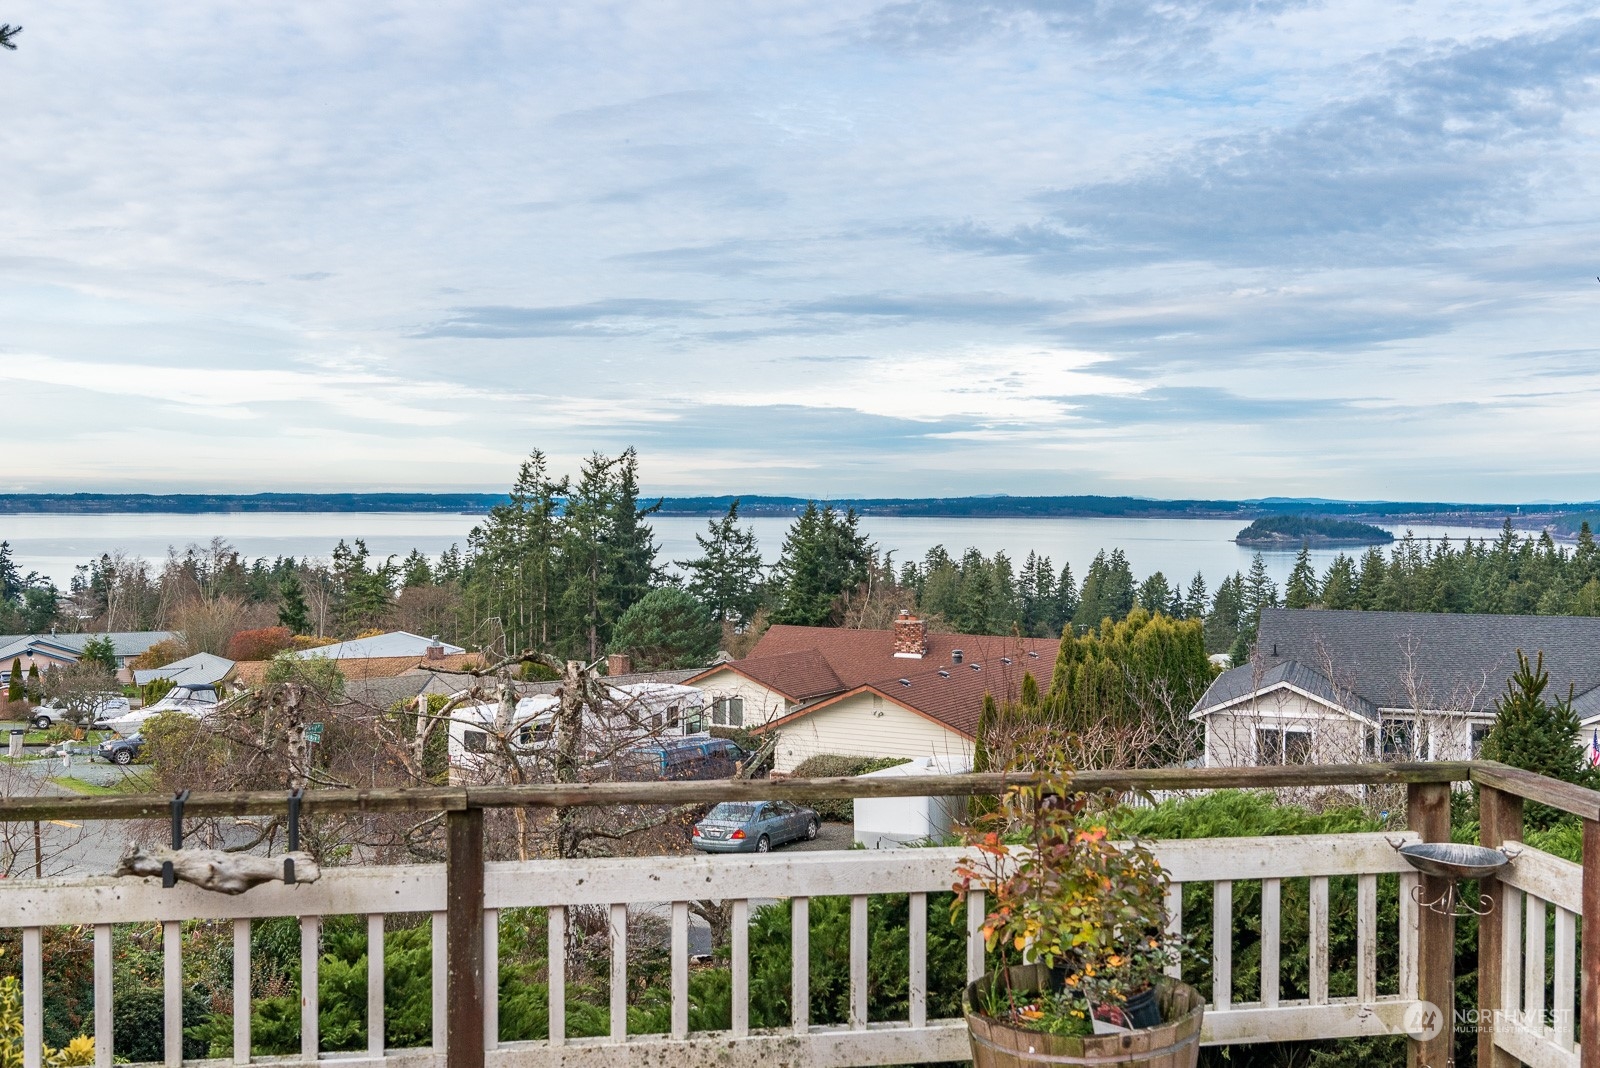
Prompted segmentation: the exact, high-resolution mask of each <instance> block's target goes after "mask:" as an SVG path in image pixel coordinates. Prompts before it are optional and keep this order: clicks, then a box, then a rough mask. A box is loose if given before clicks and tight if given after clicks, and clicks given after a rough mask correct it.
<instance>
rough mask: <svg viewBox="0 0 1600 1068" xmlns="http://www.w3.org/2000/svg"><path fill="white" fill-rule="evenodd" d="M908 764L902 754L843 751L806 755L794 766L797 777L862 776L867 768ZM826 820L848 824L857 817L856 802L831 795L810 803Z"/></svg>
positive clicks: (867, 770) (868, 770)
mask: <svg viewBox="0 0 1600 1068" xmlns="http://www.w3.org/2000/svg"><path fill="white" fill-rule="evenodd" d="M908 763H910V761H909V760H907V759H906V758H905V757H863V756H847V755H845V754H843V753H818V754H817V755H816V756H812V757H807V758H806V759H804V760H802V761H801V762H800V764H799V765H798V766H797V767H796V768H795V769H794V777H795V778H797V779H835V778H842V777H844V776H847V775H865V774H867V773H868V772H870V771H882V770H883V769H884V768H893V767H897V766H898V765H900V764H908ZM811 807H812V808H814V809H816V810H817V815H819V816H821V817H822V818H823V819H825V820H834V821H836V822H839V823H849V822H851V821H852V820H854V819H855V818H856V808H855V801H853V800H852V799H850V798H848V797H830V798H828V799H827V800H825V801H817V802H814V803H813V804H812V806H811Z"/></svg>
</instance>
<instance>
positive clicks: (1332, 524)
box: [1233, 515, 1394, 549]
mask: <svg viewBox="0 0 1600 1068" xmlns="http://www.w3.org/2000/svg"><path fill="white" fill-rule="evenodd" d="M1233 540H1234V541H1235V542H1237V543H1238V544H1240V545H1249V546H1253V547H1255V548H1258V549H1294V548H1298V547H1299V546H1301V545H1316V546H1331V545H1387V544H1389V543H1390V542H1392V541H1394V535H1393V534H1391V533H1389V532H1388V531H1387V530H1384V529H1383V528H1382V527H1375V526H1373V525H1372V524H1371V523H1362V522H1358V521H1357V520H1354V519H1330V518H1328V517H1326V516H1311V515H1270V516H1263V517H1262V518H1260V519H1257V520H1256V521H1255V522H1254V523H1251V524H1250V525H1249V526H1247V527H1245V528H1244V529H1243V530H1241V531H1239V533H1238V535H1237V536H1235V537H1234V539H1233Z"/></svg>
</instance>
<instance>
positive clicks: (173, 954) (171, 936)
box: [161, 920, 183, 1066]
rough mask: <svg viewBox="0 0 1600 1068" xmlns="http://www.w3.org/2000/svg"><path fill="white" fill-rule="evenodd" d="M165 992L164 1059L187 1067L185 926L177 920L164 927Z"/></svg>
mask: <svg viewBox="0 0 1600 1068" xmlns="http://www.w3.org/2000/svg"><path fill="white" fill-rule="evenodd" d="M161 989H162V1009H163V1012H164V1013H165V1015H166V1026H165V1027H164V1028H163V1031H164V1033H163V1034H162V1036H161V1037H162V1046H163V1054H162V1058H163V1062H164V1063H165V1064H167V1065H169V1066H174V1065H179V1064H182V1063H183V924H181V923H179V922H178V921H177V920H167V921H165V922H164V923H162V925H161Z"/></svg>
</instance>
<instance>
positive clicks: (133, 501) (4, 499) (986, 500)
mask: <svg viewBox="0 0 1600 1068" xmlns="http://www.w3.org/2000/svg"><path fill="white" fill-rule="evenodd" d="M734 496H735V495H733V494H720V495H716V496H704V497H665V498H661V510H660V514H661V515H679V516H717V515H722V514H723V513H724V512H726V511H727V510H728V504H729V503H730V502H731V501H733V500H734ZM509 499H510V498H509V497H507V496H506V495H505V494H504V493H0V515H3V514H12V515H16V514H29V513H31V514H40V513H44V514H51V513H54V514H63V515H114V514H119V513H157V512H175V513H188V514H194V513H203V512H446V513H451V512H453V513H462V514H466V515H483V514H484V513H485V512H487V511H488V510H489V509H490V508H492V507H494V506H495V505H497V504H504V503H505V502H506V501H508V500H509ZM738 499H739V502H740V504H739V512H740V514H741V515H745V516H793V515H799V514H800V513H801V512H803V511H805V507H806V501H807V498H805V497H783V496H767V495H764V494H739V495H738ZM646 500H648V501H650V502H651V503H654V499H653V498H646ZM828 503H830V504H832V505H833V506H834V507H835V508H839V509H844V508H854V509H855V510H856V511H857V512H859V513H861V514H862V515H867V516H905V517H908V518H909V517H924V518H944V519H953V518H962V519H1052V518H1056V519H1059V518H1125V519H1238V520H1241V521H1249V520H1252V519H1257V518H1261V517H1275V518H1290V519H1300V518H1303V517H1304V516H1305V515H1306V514H1307V513H1311V514H1313V515H1315V516H1341V517H1348V518H1359V519H1377V520H1381V521H1384V522H1388V523H1405V522H1423V523H1454V524H1459V525H1463V526H1483V527H1490V528H1492V527H1496V526H1499V525H1500V522H1501V520H1503V519H1504V518H1505V517H1507V516H1510V517H1512V518H1513V520H1514V521H1515V522H1516V523H1517V524H1518V526H1519V527H1521V528H1523V529H1528V528H1533V529H1537V527H1538V526H1539V525H1541V524H1548V525H1551V526H1553V527H1554V528H1555V529H1556V530H1558V531H1561V530H1564V529H1565V525H1564V524H1563V521H1562V520H1563V517H1564V516H1566V515H1568V514H1572V513H1591V514H1592V513H1594V512H1595V511H1596V508H1597V504H1596V502H1588V503H1583V504H1532V505H1517V504H1460V503H1449V502H1427V501H1330V500H1321V499H1315V498H1304V497H1300V498H1296V497H1265V498H1257V499H1251V500H1238V501H1227V500H1203V499H1194V500H1156V499H1154V498H1150V497H1103V496H1095V495H1089V494H1084V495H1075V496H1053V497H1011V496H1006V495H1005V494H988V495H985V496H974V497H845V498H836V499H834V500H832V501H830V502H828ZM1315 521H1317V522H1321V521H1322V520H1320V519H1319V520H1315ZM1358 525H1361V526H1364V524H1358ZM1571 527H1572V529H1574V530H1575V529H1576V523H1573V524H1571ZM1369 529H1373V528H1369ZM1302 536H1304V535H1301V534H1290V535H1289V537H1291V538H1294V539H1299V538H1300V537H1302ZM1367 537H1368V536H1367V535H1366V534H1363V535H1361V540H1360V541H1357V542H1352V543H1351V544H1367V543H1368V542H1367V540H1366V539H1367ZM1319 544H1328V542H1319Z"/></svg>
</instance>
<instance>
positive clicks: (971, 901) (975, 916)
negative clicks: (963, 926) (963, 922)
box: [967, 890, 988, 983]
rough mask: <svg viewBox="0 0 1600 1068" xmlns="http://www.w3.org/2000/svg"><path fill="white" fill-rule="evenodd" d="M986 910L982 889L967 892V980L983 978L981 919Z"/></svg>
mask: <svg viewBox="0 0 1600 1068" xmlns="http://www.w3.org/2000/svg"><path fill="white" fill-rule="evenodd" d="M987 915H988V910H987V909H986V908H985V907H984V904H983V891H982V890H973V891H971V892H970V893H968V894H967V982H969V983H972V982H976V981H977V980H979V979H982V978H983V949H984V947H983V921H984V918H985V917H986V916H987Z"/></svg>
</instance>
